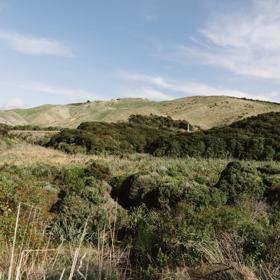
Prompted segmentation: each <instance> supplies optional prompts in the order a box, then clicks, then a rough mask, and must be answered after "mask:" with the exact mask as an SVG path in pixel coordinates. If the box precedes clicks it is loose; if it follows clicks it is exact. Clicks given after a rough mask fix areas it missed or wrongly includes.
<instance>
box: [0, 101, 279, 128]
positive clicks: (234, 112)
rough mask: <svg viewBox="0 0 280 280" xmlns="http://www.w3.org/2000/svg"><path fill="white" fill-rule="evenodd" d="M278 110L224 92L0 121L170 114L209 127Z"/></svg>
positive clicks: (8, 116)
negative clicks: (228, 95)
mask: <svg viewBox="0 0 280 280" xmlns="http://www.w3.org/2000/svg"><path fill="white" fill-rule="evenodd" d="M272 111H280V104H276V103H269V102H261V101H253V100H244V99H239V98H233V97H227V96H208V97H207V96H195V97H186V98H181V99H176V100H172V101H163V102H155V101H149V100H146V99H139V98H126V99H117V100H111V101H95V102H90V103H81V104H69V105H44V106H40V107H37V108H32V109H17V110H8V111H0V123H6V124H9V125H24V124H31V125H39V126H44V127H47V126H61V127H69V128H74V127H77V126H78V125H79V124H80V123H82V122H87V121H106V122H107V121H108V122H112V121H114V122H115V121H119V120H127V119H128V117H129V116H130V115H131V114H151V113H152V114H155V115H169V116H171V117H172V118H174V119H182V120H187V121H189V122H190V123H191V124H193V125H196V126H200V127H201V128H203V129H208V128H211V127H214V126H221V125H227V124H230V123H232V122H235V121H238V120H240V119H243V118H246V117H249V116H255V115H258V114H263V113H268V112H272Z"/></svg>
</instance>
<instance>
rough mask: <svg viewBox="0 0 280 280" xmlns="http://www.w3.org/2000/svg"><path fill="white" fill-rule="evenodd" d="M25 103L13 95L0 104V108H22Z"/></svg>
mask: <svg viewBox="0 0 280 280" xmlns="http://www.w3.org/2000/svg"><path fill="white" fill-rule="evenodd" d="M24 107H25V104H24V102H23V100H22V99H21V98H19V97H13V98H11V99H8V100H7V101H5V102H3V103H2V104H0V108H1V109H5V110H6V109H15V108H24Z"/></svg>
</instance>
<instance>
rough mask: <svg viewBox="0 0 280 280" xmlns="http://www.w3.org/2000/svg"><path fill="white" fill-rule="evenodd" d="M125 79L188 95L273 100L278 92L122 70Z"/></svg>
mask: <svg viewBox="0 0 280 280" xmlns="http://www.w3.org/2000/svg"><path fill="white" fill-rule="evenodd" d="M120 76H121V77H122V78H123V79H126V80H128V81H130V82H133V83H135V85H136V87H137V86H138V87H150V88H152V87H156V88H159V89H164V90H168V91H172V92H180V93H184V94H186V95H205V96H211V95H224V96H234V97H239V98H242V97H246V98H253V99H261V100H272V98H273V97H274V96H275V94H276V93H270V94H266V95H264V96H262V95H258V94H254V93H248V92H244V91H240V90H234V89H228V88H224V87H213V86H209V85H206V84H203V83H194V82H190V83H183V82H174V81H169V80H167V79H165V78H164V77H161V76H149V75H143V74H139V73H128V72H122V73H121V75H120ZM165 95H167V96H170V98H166V99H171V98H172V95H169V94H168V93H166V94H165Z"/></svg>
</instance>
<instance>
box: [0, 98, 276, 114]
mask: <svg viewBox="0 0 280 280" xmlns="http://www.w3.org/2000/svg"><path fill="white" fill-rule="evenodd" d="M203 97H206V98H207V97H210V98H211V97H212V98H215V97H226V98H236V99H241V100H246V101H252V102H264V103H271V104H278V105H280V102H275V101H269V100H262V99H252V98H247V97H236V96H228V95H207V96H205V95H190V96H182V97H179V98H174V99H169V100H152V99H149V98H144V97H120V98H118V97H117V98H111V99H103V100H101V99H98V100H97V99H96V100H80V101H77V102H74V103H56V104H53V103H44V104H39V105H37V106H30V107H11V108H5V107H0V111H13V110H28V109H33V108H39V107H44V106H71V105H76V104H81V105H85V104H87V103H94V102H110V101H119V100H120V101H121V100H127V99H132V100H145V101H150V102H166V101H170V102H172V101H176V100H179V99H186V98H203Z"/></svg>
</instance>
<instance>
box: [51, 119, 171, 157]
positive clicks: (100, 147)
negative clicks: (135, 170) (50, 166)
mask: <svg viewBox="0 0 280 280" xmlns="http://www.w3.org/2000/svg"><path fill="white" fill-rule="evenodd" d="M173 133H175V132H172V131H170V130H169V129H167V128H161V129H159V128H158V129H157V128H155V127H150V126H147V125H139V124H134V123H103V122H88V123H82V124H81V125H80V126H79V127H78V128H77V129H65V130H63V131H62V132H61V133H59V134H58V135H55V136H54V137H52V139H51V140H50V141H49V143H48V146H52V147H55V148H58V149H61V150H63V151H65V152H70V153H72V152H86V153H96V154H98V153H111V154H125V153H133V152H137V153H145V152H146V148H147V147H149V146H150V145H151V144H152V143H153V142H154V141H155V140H156V139H157V138H158V137H159V136H162V137H167V136H168V135H170V134H173Z"/></svg>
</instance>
